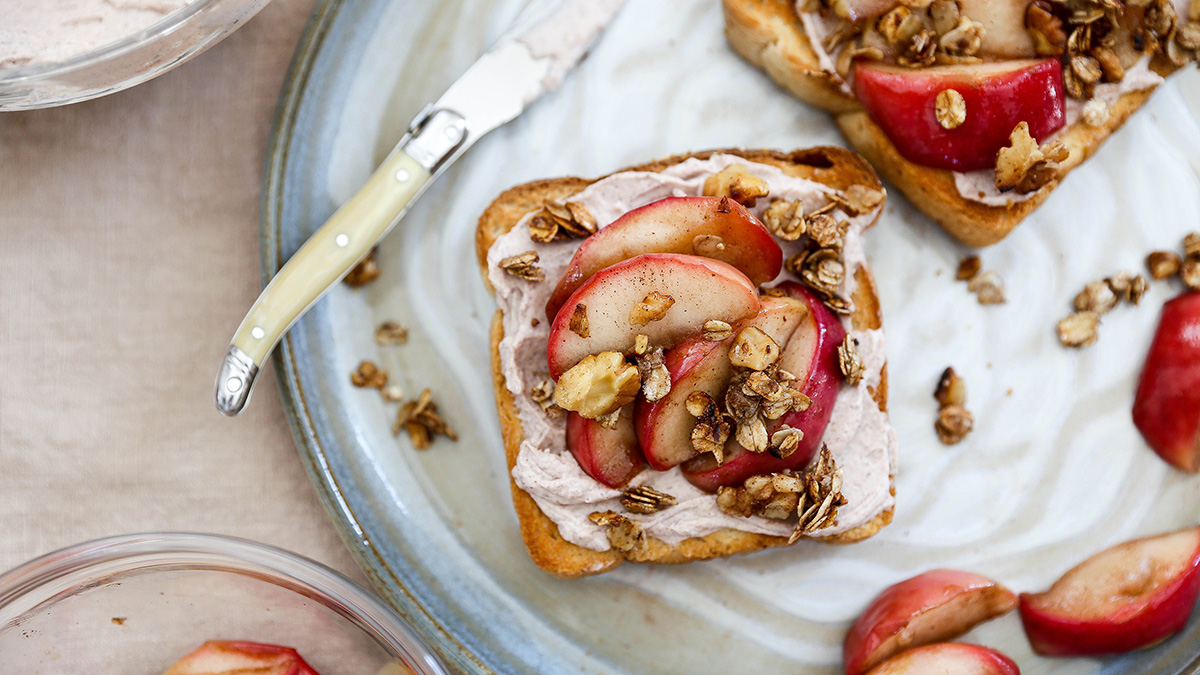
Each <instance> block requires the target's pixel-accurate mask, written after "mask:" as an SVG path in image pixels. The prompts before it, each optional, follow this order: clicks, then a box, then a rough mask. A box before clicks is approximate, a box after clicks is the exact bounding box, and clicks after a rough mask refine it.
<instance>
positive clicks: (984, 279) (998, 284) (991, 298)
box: [967, 272, 1005, 305]
mask: <svg viewBox="0 0 1200 675" xmlns="http://www.w3.org/2000/svg"><path fill="white" fill-rule="evenodd" d="M967 290H968V291H970V292H972V293H974V294H975V297H976V299H977V300H978V301H979V304H981V305H1003V304H1004V302H1005V300H1004V281H1003V280H1002V279H1001V278H1000V275H999V274H996V273H995V272H982V273H980V274H977V275H976V276H975V277H974V278H973V279H971V281H970V282H968V283H967Z"/></svg>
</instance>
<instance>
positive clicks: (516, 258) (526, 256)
mask: <svg viewBox="0 0 1200 675" xmlns="http://www.w3.org/2000/svg"><path fill="white" fill-rule="evenodd" d="M537 262H538V252H537V251H526V252H524V253H518V254H517V255H511V256H509V257H507V258H504V259H502V260H501V261H500V269H502V270H504V271H505V272H508V273H509V274H511V275H513V276H514V277H517V278H518V279H524V280H526V281H543V280H545V278H546V272H545V270H543V269H542V268H540V267H538V265H537Z"/></svg>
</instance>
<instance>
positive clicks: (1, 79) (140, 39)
mask: <svg viewBox="0 0 1200 675" xmlns="http://www.w3.org/2000/svg"><path fill="white" fill-rule="evenodd" d="M227 1H228V0H191V2H189V3H188V4H187V5H185V6H183V7H180V8H179V9H177V10H175V11H174V12H170V13H169V14H167V15H166V16H164V17H163V18H161V19H159V20H158V21H156V22H154V23H152V24H150V25H149V26H147V27H145V28H143V29H142V30H139V31H137V32H135V33H130V34H129V35H126V36H125V37H122V38H121V39H119V40H116V41H114V42H108V43H105V44H102V45H100V46H99V47H95V48H93V49H89V50H87V51H85V52H82V53H80V54H76V55H74V56H71V57H69V58H66V59H63V60H62V61H54V62H51V63H37V64H33V65H22V66H12V67H8V68H0V84H9V83H16V82H24V81H29V80H40V79H45V78H51V77H57V76H61V75H65V74H70V73H75V72H78V71H81V70H86V69H88V68H91V67H92V66H95V65H97V64H101V63H104V62H105V61H111V60H113V59H116V58H119V57H121V56H123V55H125V54H127V53H129V52H131V51H133V50H135V49H137V48H139V47H141V46H144V45H146V44H148V43H150V42H153V41H154V40H157V39H159V38H162V37H164V36H167V35H170V34H171V33H173V32H175V31H176V30H178V29H179V28H180V27H181V26H183V25H184V24H186V23H187V22H188V21H190V20H191V19H192V18H193V17H195V16H197V15H198V14H200V13H202V12H203V11H204V10H205V9H208V8H209V7H212V6H214V5H218V4H220V3H222V2H227ZM267 1H268V2H270V0H267Z"/></svg>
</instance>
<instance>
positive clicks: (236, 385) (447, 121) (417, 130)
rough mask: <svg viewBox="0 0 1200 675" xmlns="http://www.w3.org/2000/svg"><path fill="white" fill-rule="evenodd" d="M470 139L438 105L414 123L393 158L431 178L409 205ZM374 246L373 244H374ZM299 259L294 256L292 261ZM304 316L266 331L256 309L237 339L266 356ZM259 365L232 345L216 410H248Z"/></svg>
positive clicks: (457, 118)
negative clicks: (255, 344) (400, 156)
mask: <svg viewBox="0 0 1200 675" xmlns="http://www.w3.org/2000/svg"><path fill="white" fill-rule="evenodd" d="M469 135H470V130H469V129H468V126H467V120H466V118H465V117H463V116H462V115H460V114H458V113H456V112H454V111H452V110H446V109H444V108H438V107H437V106H436V105H429V106H426V107H425V108H424V109H423V110H422V111H421V112H420V113H419V114H418V115H417V117H416V118H414V119H413V121H412V124H410V125H409V129H408V133H407V134H405V136H404V138H402V139H401V140H400V142H399V143H397V144H396V149H395V150H393V151H392V154H393V155H395V154H396V153H398V152H403V153H405V154H407V155H408V156H409V157H410V158H412V160H413V161H415V162H416V163H417V164H419V165H421V166H422V167H424V168H425V170H426V171H428V172H429V175H430V178H429V180H427V181H426V182H425V183H424V185H422V186H421V188H420V189H419V190H418V191H417V192H416V194H414V195H413V197H412V199H411V200H410V202H409V203H411V202H412V201H415V200H416V199H417V197H419V196H420V195H421V193H422V192H424V191H425V189H426V188H427V187H428V186H429V185H430V184H431V183H432V182H433V178H435V177H436V176H437V175H438V174H440V173H441V172H442V171H444V170H445V169H446V167H448V166H449V165H450V164H451V163H452V162H453V161H454V159H455V158H457V157H458V155H460V154H461V153H462V152H463V151H465V150H466V148H468V147H470V145H471V142H473V141H474V139H472V138H469ZM387 165H388V162H387V161H386V160H385V161H384V162H383V166H387ZM377 171H378V170H377ZM405 210H407V207H405ZM402 215H403V212H401V213H400V214H398V215H397V218H396V220H399V216H402ZM388 229H390V227H389V228H388ZM371 243H374V242H373V241H372V242H371ZM367 250H369V249H367ZM367 250H364V251H363V255H365V254H366V252H367ZM299 257H300V256H294V257H293V259H297V258H299ZM289 264H291V261H289ZM347 271H348V270H347ZM269 290H270V288H269V287H268V290H266V291H264V295H265V294H266V293H268V292H269ZM322 295H323V293H322ZM319 297H320V296H319V295H318V296H317V297H314V298H312V300H311V301H310V302H309V303H308V305H307V306H305V307H304V310H307V308H308V306H311V305H312V303H313V302H316V300H317V299H318V298H319ZM261 300H262V297H261V296H260V302H261ZM256 304H257V303H256ZM301 314H303V311H300V312H297V313H296V315H295V316H294V317H291V318H290V320H289V321H288V322H287V324H286V326H283V327H278V326H276V327H271V329H270V330H268V329H267V328H266V327H263V326H259V325H257V323H256V320H255V319H253V318H252V317H254V309H253V308H252V309H251V313H250V314H249V315H247V317H246V320H247V321H250V322H251V323H252V324H255V325H246V324H245V323H244V322H243V325H242V326H241V327H239V328H238V332H237V335H238V336H245V335H249V336H250V339H252V340H255V341H264V342H265V341H268V340H269V341H270V343H269V347H268V348H267V349H265V350H249V348H248V349H247V350H248V351H254V352H255V353H258V352H261V353H262V355H263V356H265V355H266V353H268V352H269V351H270V349H273V348H274V346H275V344H276V343H277V342H278V341H279V339H280V338H282V337H283V334H284V333H285V332H286V331H287V329H288V328H290V327H291V325H292V323H294V322H295V320H296V319H298V318H299V317H300V315H301ZM236 341H237V338H236V337H235V343H236ZM260 365H261V364H260V363H256V362H255V359H254V357H252V356H251V355H250V354H247V353H246V351H244V350H243V349H241V348H239V347H238V345H237V344H231V345H229V350H228V351H226V352H225V359H224V360H223V361H222V363H221V368H220V370H219V371H218V373H217V381H216V386H215V392H214V400H215V402H216V406H217V410H219V411H220V412H221V414H223V415H226V416H229V417H232V416H234V415H237V414H238V413H240V412H241V411H242V410H243V409H244V408H245V407H246V404H247V403H248V402H249V401H250V394H251V392H252V391H253V389H254V381H255V379H256V378H257V377H258V372H259V366H260Z"/></svg>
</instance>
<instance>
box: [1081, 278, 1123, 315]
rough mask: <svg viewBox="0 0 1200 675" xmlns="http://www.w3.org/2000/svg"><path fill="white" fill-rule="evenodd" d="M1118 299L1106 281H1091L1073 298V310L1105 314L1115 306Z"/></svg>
mask: <svg viewBox="0 0 1200 675" xmlns="http://www.w3.org/2000/svg"><path fill="white" fill-rule="evenodd" d="M1119 300H1120V298H1118V297H1117V294H1116V293H1114V292H1113V289H1112V286H1109V285H1108V282H1106V281H1092V282H1089V283H1088V285H1087V286H1084V287H1083V290H1082V291H1080V292H1079V295H1076V296H1075V310H1076V311H1079V312H1096V313H1097V314H1105V313H1107V312H1109V311H1112V309H1113V308H1114V307H1116V306H1117V302H1118V301H1119Z"/></svg>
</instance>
